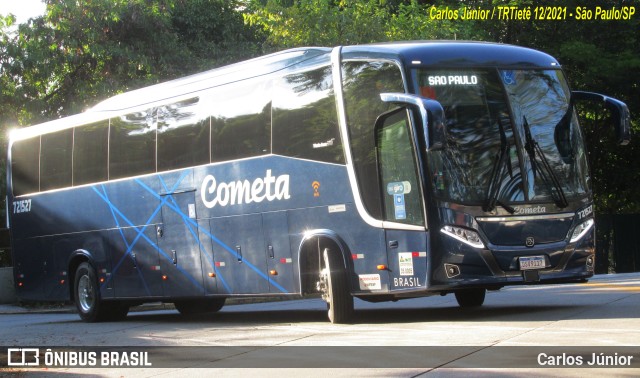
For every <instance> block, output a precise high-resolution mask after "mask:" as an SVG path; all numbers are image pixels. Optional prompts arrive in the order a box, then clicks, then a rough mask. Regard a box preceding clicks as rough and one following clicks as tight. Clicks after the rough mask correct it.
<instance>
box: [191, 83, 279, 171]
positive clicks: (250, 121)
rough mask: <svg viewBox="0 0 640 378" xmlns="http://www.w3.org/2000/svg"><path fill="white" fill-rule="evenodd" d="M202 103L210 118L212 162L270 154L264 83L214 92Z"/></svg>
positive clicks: (268, 103)
mask: <svg viewBox="0 0 640 378" xmlns="http://www.w3.org/2000/svg"><path fill="white" fill-rule="evenodd" d="M202 101H207V105H206V106H208V107H209V108H210V114H211V161H212V162H217V161H225V160H232V159H242V158H247V157H252V156H260V155H265V154H268V153H270V152H271V94H270V93H269V91H268V85H267V83H266V82H265V81H264V80H260V81H259V80H247V81H245V82H242V83H237V84H232V85H223V86H221V87H217V88H214V89H213V90H212V91H211V92H210V93H209V94H208V96H207V98H206V100H205V99H202Z"/></svg>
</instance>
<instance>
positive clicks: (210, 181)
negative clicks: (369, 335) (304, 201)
mask: <svg viewBox="0 0 640 378" xmlns="http://www.w3.org/2000/svg"><path fill="white" fill-rule="evenodd" d="M200 195H201V197H202V202H203V203H204V205H205V206H206V207H208V208H209V209H211V208H213V207H215V206H216V205H217V206H222V207H224V206H228V205H242V204H249V203H252V202H256V203H258V202H262V201H264V200H266V201H269V202H271V201H275V200H278V201H279V200H287V199H289V198H291V195H290V194H289V175H280V176H277V177H275V176H272V174H271V170H270V169H267V172H266V173H265V175H264V177H263V178H261V177H258V178H256V179H255V180H253V182H250V181H249V180H246V179H245V180H238V181H233V182H222V183H219V184H218V182H217V181H216V178H215V177H214V176H212V175H207V176H206V177H205V178H204V180H202V187H201V190H200Z"/></svg>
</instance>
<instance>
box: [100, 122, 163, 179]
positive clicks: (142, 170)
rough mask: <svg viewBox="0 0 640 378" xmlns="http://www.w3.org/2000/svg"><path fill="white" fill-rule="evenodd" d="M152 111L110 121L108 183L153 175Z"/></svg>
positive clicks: (154, 138) (154, 157)
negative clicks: (148, 174)
mask: <svg viewBox="0 0 640 378" xmlns="http://www.w3.org/2000/svg"><path fill="white" fill-rule="evenodd" d="M154 113H155V110H153V109H152V110H148V111H143V112H137V113H132V114H127V115H125V116H122V117H118V118H112V119H111V130H110V132H109V179H110V180H113V179H118V178H122V177H129V176H137V175H143V174H147V173H152V172H155V171H156V120H155V114H154Z"/></svg>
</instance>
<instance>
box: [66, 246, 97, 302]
mask: <svg viewBox="0 0 640 378" xmlns="http://www.w3.org/2000/svg"><path fill="white" fill-rule="evenodd" d="M83 262H88V263H89V264H91V265H92V266H93V267H95V263H94V259H93V255H92V254H91V252H89V251H87V250H86V249H77V250H75V251H73V252H72V253H71V256H69V262H68V263H67V267H68V272H69V300H70V301H72V302H73V301H74V298H75V296H74V292H73V291H74V290H75V282H76V270H78V266H80V264H82V263H83Z"/></svg>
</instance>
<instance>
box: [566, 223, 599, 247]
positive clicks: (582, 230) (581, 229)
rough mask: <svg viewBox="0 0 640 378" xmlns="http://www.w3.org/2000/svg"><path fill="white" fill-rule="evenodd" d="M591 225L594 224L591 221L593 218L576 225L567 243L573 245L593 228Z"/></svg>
mask: <svg viewBox="0 0 640 378" xmlns="http://www.w3.org/2000/svg"><path fill="white" fill-rule="evenodd" d="M593 224H594V221H593V218H591V219H587V220H586V221H584V222H582V223H580V224H579V225H577V226H576V228H575V229H574V230H573V233H572V234H571V240H570V241H569V242H570V243H574V242H577V241H578V240H580V238H581V237H583V236H584V235H585V234H586V233H587V232H589V230H590V229H591V227H593Z"/></svg>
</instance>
